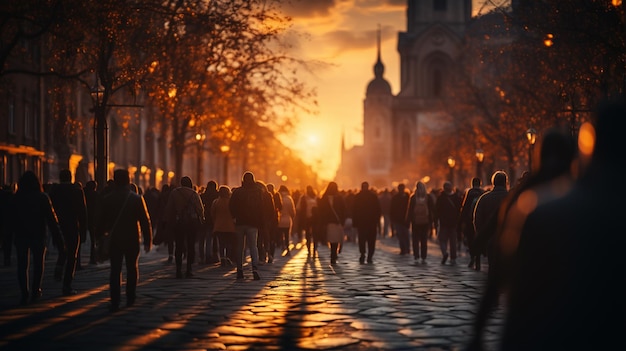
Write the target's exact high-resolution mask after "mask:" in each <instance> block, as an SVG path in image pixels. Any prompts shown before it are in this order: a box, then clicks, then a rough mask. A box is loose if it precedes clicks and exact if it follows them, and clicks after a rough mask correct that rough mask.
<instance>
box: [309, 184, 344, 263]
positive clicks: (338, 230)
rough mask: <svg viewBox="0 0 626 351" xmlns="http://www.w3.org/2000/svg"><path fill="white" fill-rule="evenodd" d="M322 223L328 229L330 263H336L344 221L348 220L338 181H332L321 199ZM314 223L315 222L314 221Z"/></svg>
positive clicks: (320, 215) (319, 206) (319, 209)
mask: <svg viewBox="0 0 626 351" xmlns="http://www.w3.org/2000/svg"><path fill="white" fill-rule="evenodd" d="M318 213H319V218H320V224H321V225H322V226H323V228H325V229H326V239H327V240H328V242H330V263H331V264H336V263H337V259H338V255H339V245H340V244H341V243H342V242H343V237H344V231H343V223H344V222H345V220H346V213H347V209H346V203H345V200H344V198H343V197H341V195H340V194H339V187H338V185H337V183H335V182H330V183H328V185H327V186H326V190H324V194H323V195H322V197H321V198H320V200H319V204H318ZM312 224H313V223H312Z"/></svg>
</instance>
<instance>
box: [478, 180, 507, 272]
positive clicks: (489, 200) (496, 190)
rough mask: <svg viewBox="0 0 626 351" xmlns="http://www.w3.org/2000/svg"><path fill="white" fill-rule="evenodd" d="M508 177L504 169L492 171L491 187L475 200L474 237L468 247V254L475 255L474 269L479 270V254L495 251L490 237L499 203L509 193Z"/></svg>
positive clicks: (494, 230) (496, 218)
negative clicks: (470, 245)
mask: <svg viewBox="0 0 626 351" xmlns="http://www.w3.org/2000/svg"><path fill="white" fill-rule="evenodd" d="M508 178H509V177H508V175H507V174H506V173H505V172H504V171H496V172H494V174H493V175H492V176H491V184H492V185H493V189H491V190H489V191H487V192H485V193H484V194H482V195H481V196H480V197H479V198H478V200H477V202H476V208H475V210H474V230H475V231H476V238H475V239H474V242H473V244H472V247H471V248H470V254H471V255H472V256H474V257H475V262H476V263H475V264H476V268H475V269H476V270H480V255H485V254H486V255H487V258H489V256H490V255H491V254H493V253H494V252H495V246H493V244H494V242H493V241H492V240H491V239H492V238H493V237H494V236H495V234H496V230H497V223H498V210H499V209H500V204H501V203H502V201H503V200H504V198H505V197H506V196H507V195H508V193H509V190H508V188H507V185H508ZM477 256H478V257H477Z"/></svg>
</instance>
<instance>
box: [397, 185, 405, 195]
mask: <svg viewBox="0 0 626 351" xmlns="http://www.w3.org/2000/svg"><path fill="white" fill-rule="evenodd" d="M404 189H406V186H405V185H404V183H400V184H398V192H399V193H403V192H404Z"/></svg>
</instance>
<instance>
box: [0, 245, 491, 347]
mask: <svg viewBox="0 0 626 351" xmlns="http://www.w3.org/2000/svg"><path fill="white" fill-rule="evenodd" d="M165 251H166V250H165V249H163V248H161V249H160V250H153V251H152V252H151V253H149V254H144V253H142V256H141V258H140V283H139V287H138V296H137V303H136V304H135V306H133V307H130V308H124V309H122V310H121V311H119V312H117V313H110V312H109V311H108V300H109V299H108V272H109V265H108V264H100V265H97V266H85V269H83V270H81V271H78V272H77V273H76V277H75V284H74V288H75V289H77V290H78V291H79V294H78V295H76V296H71V297H63V296H61V283H60V282H56V281H54V279H53V278H52V271H53V267H54V260H55V259H56V253H54V252H49V253H48V259H47V260H46V274H45V278H44V284H43V289H44V296H43V298H42V299H41V301H39V302H37V303H34V304H31V305H28V306H24V307H22V306H19V305H18V301H19V289H18V287H17V279H16V277H15V258H14V260H13V262H14V265H13V266H12V267H2V268H0V282H1V284H2V286H3V287H4V288H3V289H2V292H0V349H12V350H57V349H58V350H87V349H90V350H204V349H207V350H331V349H341V350H462V349H463V346H464V345H465V343H466V341H467V340H468V337H469V333H470V330H471V324H472V320H473V318H474V311H475V309H476V306H477V302H478V299H479V296H480V293H481V291H482V286H483V284H484V281H485V279H486V269H487V267H486V265H484V266H483V271H482V272H475V271H473V270H471V269H469V268H467V263H468V260H469V258H468V257H467V256H461V257H459V259H458V260H457V264H456V265H450V264H446V265H441V263H440V260H441V254H440V252H439V249H438V247H437V246H436V244H435V243H434V242H431V243H430V244H429V257H428V259H427V263H426V264H421V263H417V261H414V260H413V256H411V255H406V256H401V255H398V252H399V249H398V248H397V242H396V240H395V239H392V238H386V239H382V240H379V242H378V244H377V251H376V254H375V256H374V263H372V264H364V265H360V264H359V263H358V255H359V254H358V247H357V245H356V244H354V243H345V245H344V248H343V250H342V253H341V254H340V257H339V262H338V264H336V265H334V266H331V265H330V264H329V252H328V249H327V248H322V249H321V250H320V253H319V257H316V258H314V259H310V258H308V257H307V251H306V248H302V247H300V246H299V245H298V247H297V248H296V249H295V250H293V251H292V254H291V255H290V256H285V257H279V258H277V259H275V261H274V263H273V264H264V265H262V266H261V267H260V273H261V278H262V279H261V280H260V281H255V280H253V279H252V274H251V272H250V271H249V267H245V268H247V270H246V272H245V273H246V278H245V279H244V280H236V279H235V271H234V269H233V268H232V267H220V266H219V265H195V272H194V273H195V276H194V277H193V278H190V279H175V278H174V270H175V269H174V266H173V265H168V264H166V257H167V254H166V252H165ZM83 258H85V257H83ZM86 261H87V260H86V259H85V260H84V261H83V262H86ZM122 304H124V297H122ZM501 322H502V311H498V312H497V313H496V315H495V316H494V318H493V319H492V321H491V322H490V325H489V327H488V335H487V337H486V340H487V341H488V345H487V346H488V349H495V346H496V345H497V342H498V335H499V330H500V325H501Z"/></svg>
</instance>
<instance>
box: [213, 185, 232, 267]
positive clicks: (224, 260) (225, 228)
mask: <svg viewBox="0 0 626 351" xmlns="http://www.w3.org/2000/svg"><path fill="white" fill-rule="evenodd" d="M218 195H219V196H218V198H217V199H215V200H213V203H212V204H209V206H210V209H209V215H210V216H211V223H213V228H211V230H212V231H213V234H214V235H215V236H216V237H217V240H218V242H219V247H220V249H219V256H220V265H221V266H222V267H225V266H229V265H232V264H233V261H235V260H236V253H235V239H236V238H235V222H234V219H233V215H232V214H231V213H230V207H229V203H230V197H231V191H230V188H229V187H227V186H225V185H222V186H220V188H219V191H218Z"/></svg>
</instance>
